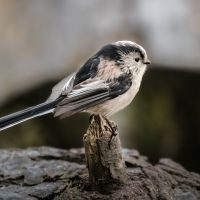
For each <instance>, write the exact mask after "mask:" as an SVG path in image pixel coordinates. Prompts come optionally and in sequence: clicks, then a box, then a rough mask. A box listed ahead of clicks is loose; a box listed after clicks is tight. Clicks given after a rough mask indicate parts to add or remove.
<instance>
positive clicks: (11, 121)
mask: <svg viewBox="0 0 200 200" xmlns="http://www.w3.org/2000/svg"><path fill="white" fill-rule="evenodd" d="M56 103H57V100H56V101H52V102H44V103H41V104H39V105H36V106H33V107H29V108H27V109H24V110H21V111H19V112H16V113H13V114H10V115H7V116H5V117H2V118H0V131H2V130H4V129H7V128H10V127H12V126H14V125H17V124H19V123H22V122H24V121H27V120H29V119H32V118H35V117H39V116H42V115H46V114H48V113H52V112H53V111H54V108H55V105H56Z"/></svg>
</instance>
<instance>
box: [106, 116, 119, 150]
mask: <svg viewBox="0 0 200 200" xmlns="http://www.w3.org/2000/svg"><path fill="white" fill-rule="evenodd" d="M104 119H105V120H106V123H107V125H108V127H107V126H106V127H105V128H106V129H108V128H109V129H110V130H109V131H110V132H111V136H110V140H109V147H111V143H112V140H113V139H114V137H116V136H117V134H118V127H117V124H116V123H115V122H113V121H110V120H109V119H107V118H106V117H104Z"/></svg>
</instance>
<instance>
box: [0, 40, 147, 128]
mask: <svg viewBox="0 0 200 200" xmlns="http://www.w3.org/2000/svg"><path fill="white" fill-rule="evenodd" d="M149 64H150V60H149V58H148V56H147V53H146V51H145V49H144V48H143V47H142V46H140V45H139V44H137V43H135V42H132V41H127V40H123V41H117V42H112V43H109V44H106V45H104V46H103V47H102V48H101V49H100V50H99V51H97V53H95V54H94V55H93V56H91V57H90V58H89V59H88V60H87V61H86V62H85V63H84V64H83V65H82V66H81V67H80V68H79V69H78V70H77V71H75V72H74V73H72V74H70V75H69V76H67V77H66V78H64V79H63V80H61V81H60V82H59V83H58V84H57V85H55V86H54V87H53V89H52V92H51V94H50V96H49V97H48V98H47V100H46V101H45V102H43V103H41V104H38V105H36V106H32V107H29V108H26V109H24V110H21V111H18V112H16V113H13V114H10V115H7V116H4V117H1V118H0V131H2V130H4V129H7V128H10V127H12V126H15V125H17V124H20V123H22V122H25V121H27V120H30V119H33V118H35V117H39V116H43V115H46V114H50V113H51V114H53V116H54V117H59V118H65V117H69V116H71V115H73V114H75V113H79V112H87V113H89V114H91V115H93V114H96V115H101V116H104V117H110V116H112V115H113V114H115V113H116V112H118V111H120V110H122V109H123V108H125V107H126V106H128V105H129V104H130V103H131V102H132V100H133V99H134V97H135V96H136V94H137V93H138V91H139V88H140V85H141V81H142V78H143V75H144V73H145V71H146V69H147V66H148V65H149Z"/></svg>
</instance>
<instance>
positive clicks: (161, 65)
mask: <svg viewBox="0 0 200 200" xmlns="http://www.w3.org/2000/svg"><path fill="white" fill-rule="evenodd" d="M199 8H200V5H199V1H197V0H192V1H189V2H188V1H180V0H175V1H174V0H169V1H167V2H166V1H164V0H161V1H160V0H159V1H158V0H155V1H149V2H147V1H145V0H133V1H130V0H126V1H119V0H111V1H109V2H108V1H106V0H103V1H102V0H95V1H92V0H86V1H84V2H81V1H73V0H69V1H65V0H58V1H51V0H44V1H17V0H1V7H0V116H4V115H6V114H9V113H12V112H15V111H18V110H20V109H23V108H26V107H29V106H32V105H36V104H37V103H41V102H42V101H45V100H46V98H47V97H48V95H49V94H50V92H51V88H52V87H53V86H54V85H55V84H56V83H57V82H58V81H60V80H61V79H62V78H64V77H65V76H67V75H68V74H70V73H71V72H72V71H74V70H76V69H77V68H78V67H79V66H81V64H82V63H83V62H84V61H86V60H87V59H88V57H90V56H91V55H92V54H93V53H94V52H95V51H97V50H98V49H99V48H100V47H101V46H102V45H104V44H105V43H108V42H112V41H117V40H124V39H125V40H132V41H136V42H138V43H139V44H141V45H142V46H144V48H145V49H146V50H147V53H148V55H149V57H150V60H151V62H152V64H151V66H150V67H149V68H148V70H147V72H146V74H145V76H144V78H143V82H142V85H141V89H140V92H139V93H138V95H137V96H136V98H135V99H134V101H133V102H132V104H131V105H130V106H129V107H127V108H126V109H124V110H123V111H121V112H119V113H118V114H116V115H115V116H113V119H114V120H115V121H116V122H117V124H118V125H119V129H120V138H121V140H122V145H123V147H127V148H135V149H138V150H139V151H140V152H141V154H143V155H145V156H147V157H149V160H150V161H151V162H152V163H156V162H157V161H158V159H159V158H161V157H170V158H172V159H174V160H175V161H177V162H180V163H181V164H182V165H183V166H184V167H185V168H187V169H188V170H191V171H195V172H200V159H199V154H200V106H199V102H200V92H199V91H200V56H199V52H200V26H199V24H200V15H199ZM88 121H89V116H88V114H86V113H80V114H76V115H74V116H72V117H69V118H66V119H63V120H59V119H55V118H53V117H52V116H51V115H48V116H44V117H41V118H37V119H33V120H30V121H28V122H25V123H23V124H20V125H18V126H15V127H12V128H10V129H7V130H5V131H2V132H1V134H0V148H10V147H12V148H18V147H20V148H26V147H30V146H45V145H47V146H54V147H59V148H66V149H68V148H72V147H82V146H83V142H82V137H83V134H84V133H85V131H86V129H87V126H88Z"/></svg>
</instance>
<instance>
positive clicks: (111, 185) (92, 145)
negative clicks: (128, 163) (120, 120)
mask: <svg viewBox="0 0 200 200" xmlns="http://www.w3.org/2000/svg"><path fill="white" fill-rule="evenodd" d="M84 145H85V155H86V161H87V167H88V171H89V183H90V187H91V188H92V189H95V190H99V191H104V192H106V191H107V192H110V191H111V190H112V189H116V188H118V187H119V186H122V185H124V184H126V183H127V181H128V176H127V173H126V169H125V163H124V161H123V158H122V148H121V142H120V139H119V134H118V133H117V125H116V124H115V123H114V122H111V121H109V120H108V119H106V118H104V117H102V116H100V115H93V116H91V120H90V125H89V128H88V130H87V133H86V134H85V135H84Z"/></svg>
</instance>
